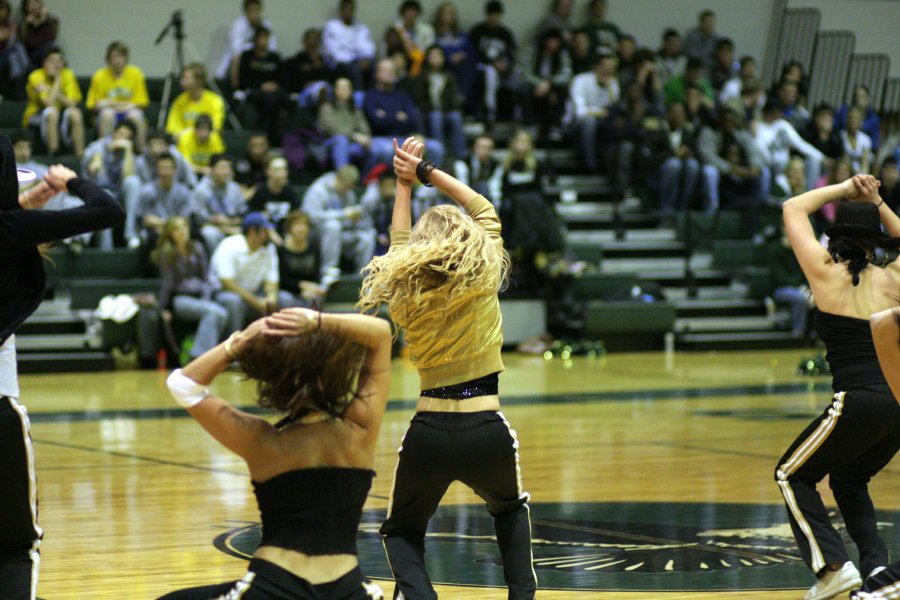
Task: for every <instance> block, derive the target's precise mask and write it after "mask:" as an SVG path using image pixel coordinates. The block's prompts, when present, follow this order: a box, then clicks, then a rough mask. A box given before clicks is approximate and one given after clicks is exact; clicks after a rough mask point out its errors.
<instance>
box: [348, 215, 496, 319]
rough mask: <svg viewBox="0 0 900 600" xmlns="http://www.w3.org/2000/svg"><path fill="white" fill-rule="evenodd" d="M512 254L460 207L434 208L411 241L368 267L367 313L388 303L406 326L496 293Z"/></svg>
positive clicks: (364, 286)
mask: <svg viewBox="0 0 900 600" xmlns="http://www.w3.org/2000/svg"><path fill="white" fill-rule="evenodd" d="M509 268H510V260H509V254H508V253H507V252H506V250H505V249H504V248H503V244H502V242H501V241H499V240H497V241H493V240H491V239H490V238H489V237H488V235H487V233H486V232H485V231H484V229H482V228H481V227H479V226H478V225H477V224H476V223H475V221H473V220H472V218H471V217H470V216H468V215H466V214H464V213H462V212H461V211H460V210H459V209H458V208H457V207H456V206H452V205H440V206H434V207H432V208H429V209H428V210H427V211H425V213H424V214H423V215H422V217H421V218H420V219H419V220H418V222H417V223H416V225H415V227H413V228H412V231H411V232H410V237H409V243H407V244H406V245H404V246H393V247H391V249H390V251H388V253H387V254H385V255H383V256H376V257H375V258H373V259H372V261H371V262H370V263H369V264H368V265H367V266H366V267H365V269H363V274H364V279H363V283H362V290H361V292H360V294H361V296H360V299H359V302H357V304H356V306H357V308H358V309H360V310H363V311H376V310H378V308H379V307H380V306H381V305H382V304H385V305H387V308H388V311H389V312H390V314H391V317H392V318H393V319H394V321H395V322H396V323H397V324H398V325H400V326H401V327H404V326H405V325H406V323H408V322H409V320H410V318H411V317H412V316H414V315H416V314H422V313H423V312H427V311H432V310H440V308H441V307H442V306H447V305H449V304H452V303H454V302H456V301H458V300H460V299H462V298H466V297H468V296H470V295H473V294H486V293H497V292H499V291H501V290H502V289H504V288H505V287H506V284H507V278H508V275H509Z"/></svg>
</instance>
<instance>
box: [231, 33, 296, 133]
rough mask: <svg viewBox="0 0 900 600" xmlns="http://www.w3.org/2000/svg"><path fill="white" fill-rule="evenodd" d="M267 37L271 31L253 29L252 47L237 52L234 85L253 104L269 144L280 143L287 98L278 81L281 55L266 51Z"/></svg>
mask: <svg viewBox="0 0 900 600" xmlns="http://www.w3.org/2000/svg"><path fill="white" fill-rule="evenodd" d="M270 37H271V32H270V31H269V30H268V29H266V28H265V27H257V28H256V29H255V30H254V33H253V47H252V48H250V49H249V50H247V51H245V52H244V53H243V54H241V58H240V63H239V66H238V76H237V81H236V82H235V84H236V85H235V87H236V88H237V89H239V90H242V91H243V92H244V94H245V95H246V98H247V101H248V102H250V103H251V104H253V105H254V106H256V110H257V111H258V112H259V126H260V127H261V128H262V130H263V131H265V132H266V135H268V136H269V143H270V144H272V145H273V146H280V145H281V127H280V125H281V120H280V117H281V112H282V111H283V110H284V109H285V108H287V101H288V97H287V94H285V92H284V90H283V89H282V88H281V84H280V76H281V57H280V56H279V55H278V53H277V52H272V51H271V50H269V38H270Z"/></svg>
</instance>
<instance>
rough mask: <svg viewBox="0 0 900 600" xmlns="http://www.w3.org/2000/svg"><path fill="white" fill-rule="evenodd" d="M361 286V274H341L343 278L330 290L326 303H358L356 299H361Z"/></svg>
mask: <svg viewBox="0 0 900 600" xmlns="http://www.w3.org/2000/svg"><path fill="white" fill-rule="evenodd" d="M360 287H362V277H360V276H359V275H341V278H340V279H338V280H337V281H336V282H335V283H334V285H332V286H331V289H330V290H328V296H327V297H326V298H325V303H326V304H328V305H334V304H356V301H357V300H359V288H360Z"/></svg>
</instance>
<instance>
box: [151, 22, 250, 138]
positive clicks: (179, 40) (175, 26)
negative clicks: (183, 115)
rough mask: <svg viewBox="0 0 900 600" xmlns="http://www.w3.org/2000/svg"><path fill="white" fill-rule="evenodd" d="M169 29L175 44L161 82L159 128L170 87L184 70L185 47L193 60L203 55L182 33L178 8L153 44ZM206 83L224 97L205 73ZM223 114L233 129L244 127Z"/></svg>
mask: <svg viewBox="0 0 900 600" xmlns="http://www.w3.org/2000/svg"><path fill="white" fill-rule="evenodd" d="M169 31H172V32H173V33H172V37H173V38H174V39H175V46H174V47H173V48H172V54H171V55H170V56H169V72H168V73H167V74H166V81H165V83H164V84H163V93H162V102H161V106H160V110H159V117H158V118H157V120H156V127H157V128H158V129H160V130H163V129H164V128H165V125H166V117H167V116H168V114H169V104H170V99H171V97H172V87H173V86H174V85H175V83H174V82H175V81H176V80H177V79H178V77H179V75H180V74H181V72H182V71H184V50H185V48H187V50H188V52H190V55H191V58H192V59H193V60H196V61H198V62H203V57H202V56H201V55H200V52H199V51H198V50H197V48H196V47H195V46H194V45H193V44H192V43H191V42H190V40H188V39H187V36H186V35H185V34H184V16H183V15H182V13H181V11H180V10H176V11H175V12H173V13H172V16H171V17H170V18H169V22H168V23H166V26H165V27H164V28H163V30H162V31H160V32H159V35H158V36H156V41H154V42H153V45H155V46H159V45H160V43H162V41H163V39H165V37H166V35H167V34H168V33H169ZM206 84H207V85H208V86H209V87H210V89H212V91H214V92H215V93H217V94H219V96H221V97H222V98H223V99H225V95H224V94H223V93H222V89H221V88H220V87H219V84H217V83H216V80H215V79H214V78H213V77H212V76H210V75H207V77H206ZM226 104H227V100H226ZM225 116H226V118H227V119H228V122H229V123H231V126H232V127H233V128H234V129H235V130H237V131H240V130H242V129H243V128H244V127H243V126H242V125H241V122H240V121H239V120H238V119H237V117H235V116H234V115H233V114H232V113H231V112H229V111H226V113H225Z"/></svg>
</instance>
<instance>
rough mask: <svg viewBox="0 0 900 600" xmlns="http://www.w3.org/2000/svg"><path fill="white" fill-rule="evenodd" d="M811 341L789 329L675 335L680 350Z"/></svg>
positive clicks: (768, 347)
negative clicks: (797, 335)
mask: <svg viewBox="0 0 900 600" xmlns="http://www.w3.org/2000/svg"><path fill="white" fill-rule="evenodd" d="M808 345H809V343H808V342H807V341H806V340H805V339H802V338H796V337H794V336H792V335H791V333H790V332H788V331H753V332H744V333H740V332H729V333H681V334H677V335H676V336H675V347H676V348H678V349H680V350H693V351H709V350H771V349H775V348H803V347H806V346H808Z"/></svg>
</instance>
